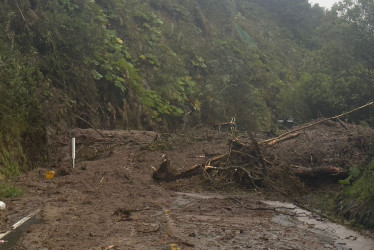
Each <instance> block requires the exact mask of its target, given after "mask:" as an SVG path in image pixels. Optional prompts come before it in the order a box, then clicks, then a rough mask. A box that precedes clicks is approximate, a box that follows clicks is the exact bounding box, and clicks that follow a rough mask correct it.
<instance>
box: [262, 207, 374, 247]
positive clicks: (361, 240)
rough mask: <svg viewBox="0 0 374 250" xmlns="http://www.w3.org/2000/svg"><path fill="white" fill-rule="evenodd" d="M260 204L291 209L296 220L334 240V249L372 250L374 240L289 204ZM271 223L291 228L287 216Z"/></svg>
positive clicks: (276, 218)
mask: <svg viewBox="0 0 374 250" xmlns="http://www.w3.org/2000/svg"><path fill="white" fill-rule="evenodd" d="M262 202H263V203H265V204H267V205H269V206H271V207H277V208H280V209H282V208H284V209H287V210H288V211H290V209H291V211H290V212H292V213H294V214H295V218H297V220H299V221H300V222H303V223H305V224H307V225H309V226H311V227H312V228H313V229H314V230H316V233H318V234H320V235H323V236H326V237H331V238H332V239H334V247H335V248H336V249H338V250H348V249H352V250H374V240H372V239H370V238H368V237H365V236H363V235H361V234H359V233H357V232H355V231H353V230H351V229H349V228H347V227H345V226H342V225H339V224H336V223H333V222H330V221H328V220H326V219H323V218H321V217H319V216H317V215H315V214H313V213H311V212H309V211H307V210H304V209H301V208H299V207H297V206H295V205H293V204H290V203H286V202H279V201H262ZM273 221H274V222H276V223H278V224H281V225H285V226H291V224H292V223H291V222H290V220H289V216H287V215H276V216H274V218H273Z"/></svg>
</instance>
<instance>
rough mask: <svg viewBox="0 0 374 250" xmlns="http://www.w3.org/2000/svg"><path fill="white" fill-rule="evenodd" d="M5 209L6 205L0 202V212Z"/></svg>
mask: <svg viewBox="0 0 374 250" xmlns="http://www.w3.org/2000/svg"><path fill="white" fill-rule="evenodd" d="M4 209H6V205H5V203H4V202H2V201H0V210H4Z"/></svg>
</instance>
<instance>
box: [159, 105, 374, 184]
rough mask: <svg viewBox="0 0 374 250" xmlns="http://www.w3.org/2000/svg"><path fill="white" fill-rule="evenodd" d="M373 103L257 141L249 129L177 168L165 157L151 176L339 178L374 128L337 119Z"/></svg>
mask: <svg viewBox="0 0 374 250" xmlns="http://www.w3.org/2000/svg"><path fill="white" fill-rule="evenodd" d="M372 104H373V103H372V102H371V103H368V104H366V105H364V106H361V107H359V108H356V109H354V110H352V111H349V112H346V113H343V114H341V115H337V116H334V117H330V118H325V119H321V120H318V121H314V122H312V123H309V124H306V125H303V126H300V127H296V128H295V129H294V130H291V131H287V132H285V133H283V134H281V135H280V136H278V137H275V138H271V139H267V140H262V141H258V140H257V139H256V138H255V136H254V135H253V134H252V133H251V132H250V131H248V132H247V134H248V138H247V139H246V140H242V141H241V140H238V139H234V140H230V141H229V152H228V153H225V154H223V155H219V156H216V157H214V158H211V159H209V160H207V161H204V162H202V163H200V164H197V165H194V166H192V167H190V168H188V169H187V170H184V171H181V172H180V171H177V170H176V169H174V168H173V166H172V164H171V162H170V161H169V160H167V159H164V161H163V163H162V164H161V165H160V167H159V168H158V169H155V171H154V173H153V178H154V179H155V180H158V181H172V180H177V179H181V178H189V177H191V176H194V175H200V174H202V175H203V176H205V177H207V178H209V179H220V180H228V181H234V182H236V183H241V184H244V185H250V186H254V187H269V186H271V187H277V186H279V185H278V184H279V182H280V181H283V182H284V184H285V185H287V184H289V183H290V180H289V178H294V180H296V179H297V178H301V179H303V178H315V177H320V176H341V177H344V176H346V175H347V174H348V172H349V168H350V167H352V166H354V165H358V164H360V163H362V162H363V161H364V160H365V158H366V152H367V150H368V149H369V148H370V147H371V145H372V142H373V141H374V139H373V138H374V131H373V130H372V129H370V128H368V127H365V126H358V125H352V124H346V123H344V122H342V121H340V120H338V119H339V118H341V117H342V116H344V115H348V114H350V113H352V112H354V111H357V110H360V109H362V108H365V107H368V106H370V105H372ZM333 120H337V121H333Z"/></svg>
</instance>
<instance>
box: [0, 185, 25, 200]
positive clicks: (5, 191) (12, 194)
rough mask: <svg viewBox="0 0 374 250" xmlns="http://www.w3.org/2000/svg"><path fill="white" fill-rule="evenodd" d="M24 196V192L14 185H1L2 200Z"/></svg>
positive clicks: (0, 195) (0, 197) (0, 196)
mask: <svg viewBox="0 0 374 250" xmlns="http://www.w3.org/2000/svg"><path fill="white" fill-rule="evenodd" d="M21 195H22V191H21V190H20V189H18V188H17V187H15V186H14V185H13V184H12V183H8V182H5V183H0V199H2V198H16V197H19V196H21Z"/></svg>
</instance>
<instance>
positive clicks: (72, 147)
mask: <svg viewBox="0 0 374 250" xmlns="http://www.w3.org/2000/svg"><path fill="white" fill-rule="evenodd" d="M71 158H72V159H73V168H75V138H72V140H71Z"/></svg>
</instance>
